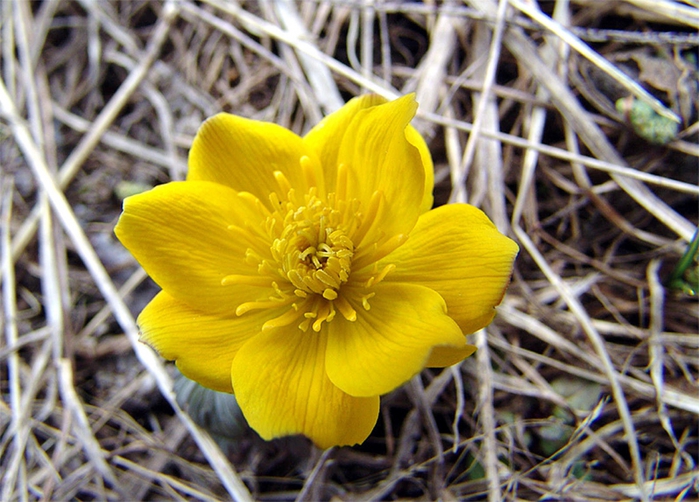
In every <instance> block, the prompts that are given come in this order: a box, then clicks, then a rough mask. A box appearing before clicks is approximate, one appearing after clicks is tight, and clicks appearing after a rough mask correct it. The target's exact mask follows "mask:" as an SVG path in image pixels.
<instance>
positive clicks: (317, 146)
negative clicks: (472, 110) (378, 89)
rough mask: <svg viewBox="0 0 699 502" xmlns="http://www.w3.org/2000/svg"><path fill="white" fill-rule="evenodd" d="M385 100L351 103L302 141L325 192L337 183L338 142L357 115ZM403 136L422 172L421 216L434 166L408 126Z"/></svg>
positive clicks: (427, 201)
mask: <svg viewBox="0 0 699 502" xmlns="http://www.w3.org/2000/svg"><path fill="white" fill-rule="evenodd" d="M387 102H388V100H387V99H385V98H383V97H381V96H379V95H377V94H365V95H364V96H359V97H356V98H353V99H351V100H350V101H348V102H347V104H346V105H345V106H343V107H342V108H341V109H339V110H338V111H336V112H335V113H332V114H330V115H328V116H327V117H325V118H324V119H323V120H322V121H321V122H319V123H318V124H317V125H316V126H315V127H314V128H313V129H311V130H310V131H309V132H308V133H307V134H306V135H305V136H304V138H303V141H304V143H305V144H306V145H307V147H308V148H309V149H312V150H313V151H315V152H316V153H317V154H318V157H319V158H320V161H321V164H322V165H323V171H324V174H325V182H326V187H327V191H328V192H334V191H335V184H336V182H337V167H338V154H339V151H340V144H341V142H342V138H343V137H344V136H345V134H347V131H348V127H349V125H350V123H351V122H352V120H353V119H354V117H355V116H356V115H357V113H358V112H360V111H362V110H365V109H368V108H372V107H374V106H378V105H383V104H385V103H387ZM405 136H406V139H407V140H408V142H409V143H410V144H411V145H413V146H414V147H415V148H417V149H418V151H419V153H420V157H421V159H422V163H423V169H424V172H425V186H424V193H423V199H422V204H420V207H421V209H422V212H425V211H427V210H429V209H430V208H431V207H432V190H433V189H434V166H433V164H432V156H431V154H430V151H429V149H428V148H427V144H426V143H425V140H424V139H423V138H422V136H421V135H420V133H418V132H417V130H416V129H415V128H414V127H413V126H411V125H408V127H406V128H405Z"/></svg>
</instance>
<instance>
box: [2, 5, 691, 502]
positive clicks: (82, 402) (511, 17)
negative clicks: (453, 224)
mask: <svg viewBox="0 0 699 502" xmlns="http://www.w3.org/2000/svg"><path fill="white" fill-rule="evenodd" d="M505 7H507V8H505ZM0 25H1V26H2V30H1V35H0V44H1V45H2V50H1V51H0V59H1V60H2V64H0V68H1V70H0V71H1V72H2V80H1V81H0V165H1V166H2V168H1V171H0V194H1V195H0V221H1V223H0V255H1V259H0V274H1V280H2V312H3V315H2V323H1V324H2V327H3V337H2V342H0V392H1V393H2V399H1V400H0V434H1V435H0V500H8V501H12V500H88V499H93V500H94V499H98V500H151V499H166V500H181V499H188V500H189V499H204V500H219V499H220V500H228V499H231V498H232V499H235V500H330V499H333V500H395V499H420V500H437V499H445V500H486V499H488V500H540V499H545V500H580V501H582V500H694V499H697V498H699V492H698V491H697V490H698V489H697V487H698V486H699V468H698V467H697V458H699V446H698V445H699V437H698V434H699V433H698V431H699V418H698V417H699V398H698V397H697V396H699V338H698V337H697V326H698V325H699V308H698V305H697V298H696V291H697V286H698V284H697V277H696V276H697V250H696V247H697V238H696V228H697V222H698V221H699V203H698V200H697V199H698V197H699V188H697V186H698V185H699V179H698V173H697V169H696V166H697V162H698V160H697V157H699V148H697V146H696V144H697V134H698V131H699V127H698V126H697V119H698V116H697V115H698V110H697V106H698V105H697V103H699V99H698V98H697V92H698V90H697V82H698V81H699V79H698V78H697V76H698V69H697V68H698V66H697V46H698V45H699V39H698V38H697V33H696V29H697V27H698V26H699V9H698V8H697V5H696V2H680V1H671V0H663V1H654V2H648V1H641V0H628V1H627V0H624V1H619V2H598V1H589V0H573V1H571V2H522V1H519V0H511V1H510V2H507V3H503V2H498V1H496V0H486V1H484V0H479V1H476V0H465V1H464V2H461V3H459V2H418V1H414V2H413V1H410V2H388V1H386V2H364V1H355V0H342V1H340V0H337V1H336V0H298V1H290V0H275V1H241V2H224V1H221V0H205V1H194V0H164V1H160V0H158V1H155V0H144V1H141V2H124V1H104V2H89V1H83V0H52V1H44V2H0ZM606 65H611V70H612V71H610V67H609V66H606ZM632 84H633V85H632ZM629 89H631V90H629ZM364 92H374V93H378V94H381V95H383V96H384V97H386V98H388V99H393V98H395V97H397V96H399V95H402V94H406V93H409V92H415V93H416V99H417V101H418V102H419V103H420V104H421V107H420V109H419V110H418V120H417V121H416V122H415V125H416V127H417V128H418V129H419V130H420V131H421V132H423V134H424V135H425V137H426V139H427V141H428V144H429V147H430V150H431V152H432V155H433V158H434V160H435V179H436V182H437V183H436V184H437V186H436V191H435V195H436V197H435V200H436V204H438V205H441V204H445V203H451V202H469V203H471V204H475V205H477V206H478V207H480V208H482V209H483V210H484V211H485V212H486V213H487V214H488V215H489V216H490V217H491V219H493V221H494V222H495V223H496V224H497V226H498V228H499V230H500V231H502V232H504V233H506V234H508V235H510V236H511V237H512V238H513V239H515V240H516V241H517V242H518V244H519V245H520V248H521V252H520V255H519V257H518V259H517V262H516V265H515V273H514V276H513V279H512V284H511V286H510V289H509V290H508V293H507V295H506V296H505V298H504V299H503V302H502V304H501V306H500V307H499V310H498V315H497V316H496V319H495V321H494V323H493V324H492V325H490V326H489V327H488V328H487V329H486V330H484V331H481V332H479V333H477V334H476V335H474V336H473V337H471V338H470V340H471V343H473V344H475V345H477V346H478V347H479V350H478V352H477V353H476V354H475V355H474V357H472V358H470V359H469V360H466V361H465V362H464V363H462V364H461V365H459V366H456V367H452V368H446V369H443V370H434V369H431V370H426V371H424V372H422V373H421V374H420V375H418V376H417V377H415V378H414V379H413V380H412V381H411V382H410V383H409V384H408V385H405V386H404V387H402V388H399V389H398V390H396V391H394V392H393V393H391V394H389V395H388V396H386V397H385V398H384V399H383V400H382V402H381V414H380V417H379V421H378V424H377V426H376V428H375V429H374V431H373V432H372V434H371V435H370V436H369V438H368V439H367V440H366V442H365V443H364V444H363V445H362V446H358V447H352V448H347V447H344V448H334V449H330V450H327V451H319V450H317V449H315V448H314V447H313V446H312V445H311V444H310V443H309V442H308V440H306V439H304V438H302V437H288V438H284V439H281V440H276V441H272V442H264V441H262V440H261V439H260V438H259V437H258V436H257V435H256V434H254V433H253V432H252V431H250V430H249V429H248V428H247V427H246V426H245V425H244V424H242V423H241V422H240V415H238V414H237V412H236V408H235V404H234V400H231V399H229V396H223V398H222V397H220V396H219V397H214V398H212V397H210V396H208V395H205V394H202V393H201V389H199V388H196V387H191V386H189V384H187V383H186V382H185V383H183V382H182V381H178V384H177V391H178V393H179V401H178V397H177V395H176V394H175V392H174V391H173V388H174V382H175V380H176V379H177V376H176V370H175V368H174V367H173V365H171V364H170V363H167V362H166V361H163V360H162V359H160V358H158V357H156V356H155V355H154V354H153V352H151V351H150V349H148V348H147V347H145V346H144V345H143V344H141V343H139V342H138V328H137V325H136V323H135V318H136V316H137V314H138V313H139V312H140V311H141V310H142V309H143V307H144V306H145V305H146V304H147V303H148V302H149V301H150V300H151V298H152V297H153V296H154V295H155V294H156V292H157V291H158V287H157V286H156V285H155V284H154V283H152V282H151V281H150V280H149V279H146V275H145V274H144V273H143V271H142V270H141V269H140V267H139V266H138V264H137V263H136V262H135V261H134V260H133V258H132V257H131V255H130V254H129V253H128V252H126V251H125V250H124V248H123V247H122V246H121V245H120V244H119V243H118V241H117V240H116V239H115V237H114V234H113V228H114V225H115V223H116V218H117V217H118V215H119V213H120V211H121V203H122V200H123V198H124V197H126V196H128V195H131V194H134V193H139V192H141V191H143V190H146V189H148V188H150V187H153V186H156V185H160V184H162V183H165V182H168V181H171V180H182V179H184V177H185V175H186V172H187V157H188V152H189V148H190V146H191V142H192V139H193V137H194V134H195V132H196V131H197V129H198V127H199V126H200V124H201V123H202V121H203V120H204V119H205V118H207V117H209V116H211V115H213V114H215V113H217V112H219V111H226V112H231V113H236V114H239V115H242V116H245V117H248V118H254V119H260V120H267V121H273V122H276V123H278V124H281V125H282V126H284V127H287V128H290V129H292V130H293V131H295V132H296V133H298V134H303V133H305V132H306V131H308V130H309V129H310V128H311V127H312V126H313V125H314V124H316V123H317V122H318V120H320V118H321V117H322V116H324V115H326V114H328V113H329V112H331V111H332V110H334V109H337V108H338V107H339V106H340V105H341V104H342V103H343V102H345V101H347V100H348V99H350V98H351V97H353V96H356V95H359V94H361V93H364ZM210 403H213V404H210ZM182 408H184V410H183V409H182ZM212 413H213V414H215V416H214V415H212ZM222 417H225V419H222ZM197 424H198V425H197ZM199 426H202V427H204V428H205V429H201V428H200V427H199ZM206 429H208V432H207V430H206ZM212 437H213V438H214V439H212Z"/></svg>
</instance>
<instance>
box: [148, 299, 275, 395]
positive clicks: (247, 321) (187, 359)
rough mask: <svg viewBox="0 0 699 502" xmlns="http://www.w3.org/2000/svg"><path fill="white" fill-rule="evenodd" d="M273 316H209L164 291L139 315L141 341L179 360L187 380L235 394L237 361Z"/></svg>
mask: <svg viewBox="0 0 699 502" xmlns="http://www.w3.org/2000/svg"><path fill="white" fill-rule="evenodd" d="M277 314H278V313H277ZM273 315H275V313H274V312H269V311H265V312H261V313H250V314H247V315H245V316H242V317H236V316H235V314H232V316H229V317H221V316H216V315H209V314H205V313H202V312H200V311H198V310H194V309H192V308H190V307H189V306H187V305H185V304H184V303H182V302H179V301H177V300H175V299H174V298H173V297H172V296H170V295H168V294H167V293H165V292H160V293H158V294H157V295H156V296H155V298H153V300H151V302H150V303H149V304H148V305H147V306H146V308H145V309H143V312H141V315H139V316H138V326H139V328H140V330H141V341H142V342H144V343H147V344H148V345H150V346H151V347H153V348H154V349H155V350H157V351H158V352H159V353H160V354H161V355H162V356H163V357H164V358H165V359H169V360H174V361H176V363H177V367H178V368H179V369H180V371H181V372H182V373H183V374H184V375H185V376H186V377H187V378H190V379H191V380H194V381H196V382H199V383H200V384H201V385H203V386H205V387H208V388H210V389H214V390H218V391H220V392H232V391H233V389H232V386H231V364H232V362H233V358H234V357H235V355H236V353H237V352H238V350H239V349H240V347H242V346H243V344H244V343H245V342H247V341H248V340H249V339H250V338H252V337H253V336H255V335H257V334H258V333H259V332H260V330H261V328H262V324H263V323H264V322H265V321H266V320H267V319H268V318H269V317H270V316H273Z"/></svg>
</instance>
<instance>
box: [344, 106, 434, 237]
mask: <svg viewBox="0 0 699 502" xmlns="http://www.w3.org/2000/svg"><path fill="white" fill-rule="evenodd" d="M416 109H417V103H415V99H414V96H413V95H412V94H411V95H408V96H404V97H402V98H399V99H396V100H395V101H391V102H388V103H385V104H383V105H380V106H374V107H372V108H367V109H364V110H360V111H358V112H357V113H356V115H355V116H354V118H353V119H352V122H350V124H349V126H348V127H347V130H346V132H345V135H344V137H343V138H342V143H341V145H340V150H339V152H338V164H340V165H345V166H346V167H347V170H348V171H347V172H348V176H347V189H346V191H347V195H348V197H350V198H357V199H358V200H360V201H361V202H362V203H363V204H364V205H368V204H369V201H370V200H371V198H372V195H373V194H374V192H377V191H378V192H381V193H382V194H383V196H384V201H385V207H384V210H383V211H382V212H381V213H380V214H379V215H378V216H377V217H376V218H375V220H376V221H375V222H374V225H373V227H372V230H371V231H369V232H368V233H367V235H366V237H365V238H364V242H367V243H369V244H370V245H373V243H375V242H377V241H378V240H380V238H381V236H382V235H385V236H393V235H396V234H401V233H408V232H409V231H410V230H411V229H412V228H413V226H414V225H415V222H416V221H417V217H418V216H419V215H420V213H421V209H422V208H421V206H422V200H423V198H424V194H425V177H426V176H425V166H424V165H423V162H422V157H421V155H420V151H419V150H418V149H417V148H416V147H415V146H413V145H412V144H411V143H410V142H409V141H408V139H407V137H406V133H405V130H406V128H407V127H408V125H409V124H410V120H411V119H412V118H413V117H414V116H415V111H416ZM413 139H414V138H413ZM363 207H366V206H363ZM361 244H362V243H361V242H355V245H356V246H361Z"/></svg>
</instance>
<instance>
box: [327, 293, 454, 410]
mask: <svg viewBox="0 0 699 502" xmlns="http://www.w3.org/2000/svg"><path fill="white" fill-rule="evenodd" d="M373 291H374V292H375V293H376V295H375V296H374V297H372V298H371V299H370V300H369V303H370V306H371V309H370V310H368V311H367V310H365V309H363V308H362V306H361V305H359V306H355V310H356V311H357V320H356V321H354V322H350V321H347V320H345V319H335V320H334V321H333V322H331V323H328V351H327V358H326V365H327V371H328V376H329V377H330V380H332V382H333V383H334V384H335V385H337V386H338V387H339V388H340V389H342V390H344V391H345V392H347V393H348V394H350V395H352V396H373V395H377V394H386V393H387V392H390V391H392V390H393V389H395V388H396V387H398V386H400V385H402V384H403V383H405V382H406V381H408V380H409V379H410V378H412V377H413V376H414V375H416V374H417V373H418V372H420V371H421V370H422V369H423V368H424V367H425V365H426V363H427V361H428V358H429V356H430V353H431V352H432V349H433V348H434V347H436V346H453V347H462V346H463V345H464V343H465V337H464V335H463V334H462V332H461V329H459V327H458V326H457V324H456V323H455V322H454V321H453V320H452V319H451V318H450V317H449V316H447V314H446V306H445V305H444V300H442V298H441V297H440V296H439V295H438V294H437V293H435V292H434V291H432V290H430V289H428V288H425V287H423V286H416V285H413V284H386V283H381V284H378V285H376V286H375V287H374V288H373Z"/></svg>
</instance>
